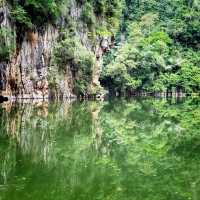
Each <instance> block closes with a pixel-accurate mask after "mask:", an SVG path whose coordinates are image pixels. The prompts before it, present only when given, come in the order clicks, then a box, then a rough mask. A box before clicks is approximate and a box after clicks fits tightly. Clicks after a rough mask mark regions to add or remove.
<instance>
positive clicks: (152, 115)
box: [0, 99, 200, 200]
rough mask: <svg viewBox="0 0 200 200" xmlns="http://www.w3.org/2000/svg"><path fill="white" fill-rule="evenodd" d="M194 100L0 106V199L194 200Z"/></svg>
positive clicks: (199, 149)
mask: <svg viewBox="0 0 200 200" xmlns="http://www.w3.org/2000/svg"><path fill="white" fill-rule="evenodd" d="M199 199H200V101H199V100H198V99H187V100H181V101H179V102H177V101H176V100H163V99H139V100H135V99H131V100H123V99H122V100H112V101H106V102H82V103H80V102H73V103H69V102H65V103H45V102H43V103H29V104H10V103H6V104H2V105H0V200H199Z"/></svg>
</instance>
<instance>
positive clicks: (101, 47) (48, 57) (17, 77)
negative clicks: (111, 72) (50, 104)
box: [0, 2, 112, 98]
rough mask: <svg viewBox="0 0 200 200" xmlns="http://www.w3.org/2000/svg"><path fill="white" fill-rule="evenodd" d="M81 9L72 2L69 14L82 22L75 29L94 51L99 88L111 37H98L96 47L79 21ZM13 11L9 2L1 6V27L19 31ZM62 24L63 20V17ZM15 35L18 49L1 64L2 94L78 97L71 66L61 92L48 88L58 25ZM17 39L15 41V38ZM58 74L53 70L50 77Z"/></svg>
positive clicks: (96, 83)
mask: <svg viewBox="0 0 200 200" xmlns="http://www.w3.org/2000/svg"><path fill="white" fill-rule="evenodd" d="M80 13H81V8H80V7H79V6H78V5H77V4H76V3H75V2H72V6H71V9H70V15H71V17H72V18H73V19H75V20H77V21H78V23H77V24H79V26H78V28H77V30H76V32H77V35H78V36H79V37H80V38H81V40H82V43H83V44H84V45H85V46H86V47H87V49H89V50H92V51H93V52H94V56H96V58H97V59H96V60H97V62H96V64H95V67H94V71H93V76H92V83H91V87H92V88H95V87H99V86H100V83H99V76H100V71H101V59H102V55H103V54H104V53H105V52H106V51H107V50H108V49H109V48H110V45H111V43H112V42H111V39H110V38H98V39H97V42H96V46H94V45H92V42H91V41H90V39H89V38H88V36H87V31H88V30H87V27H85V25H84V24H83V23H82V22H81V21H79V20H80V19H79V18H80ZM10 19H11V18H10V11H9V8H8V6H7V5H4V6H3V7H1V8H0V26H1V27H6V28H9V29H11V30H13V31H14V32H16V29H17V27H16V26H15V24H12V23H11V20H10ZM61 23H62V20H61ZM18 34H19V33H17V34H16V50H15V53H14V55H13V56H12V57H11V58H10V61H9V62H1V63H0V94H2V95H4V96H8V97H11V98H49V97H55V96H56V97H62V98H69V97H75V94H73V87H74V83H73V73H72V71H71V70H70V67H69V69H68V70H66V72H65V73H64V74H63V76H62V77H63V78H62V79H61V80H59V81H60V83H59V89H58V91H56V92H55V91H53V90H51V89H50V87H49V82H48V74H49V72H50V71H53V69H52V68H53V66H52V65H51V61H52V53H53V47H54V45H55V43H56V39H57V38H58V36H59V29H58V28H57V27H56V26H53V25H51V24H47V25H46V26H44V27H42V28H37V29H35V30H34V31H25V32H23V33H20V40H19V39H18V37H19V36H18ZM13 42H15V41H13ZM52 75H53V76H56V75H57V74H56V73H54V74H52V73H51V76H52Z"/></svg>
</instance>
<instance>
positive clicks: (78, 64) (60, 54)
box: [54, 32, 95, 94]
mask: <svg viewBox="0 0 200 200" xmlns="http://www.w3.org/2000/svg"><path fill="white" fill-rule="evenodd" d="M94 57H95V56H94V54H93V53H92V52H91V51H89V50H88V49H87V48H86V47H85V46H83V45H82V43H81V41H80V39H79V38H78V37H76V36H75V35H74V34H73V33H69V32H65V33H64V34H63V36H62V38H61V39H60V40H59V41H58V43H57V45H56V47H55V49H54V58H55V63H56V65H57V66H58V69H59V71H61V72H66V71H67V70H68V69H70V70H71V71H72V74H73V75H74V83H75V91H74V92H75V93H76V94H84V93H87V90H88V87H89V85H90V83H91V80H92V71H93V65H94Z"/></svg>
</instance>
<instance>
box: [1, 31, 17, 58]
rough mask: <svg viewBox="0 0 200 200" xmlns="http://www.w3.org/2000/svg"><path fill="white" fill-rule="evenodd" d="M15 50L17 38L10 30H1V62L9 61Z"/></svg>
mask: <svg viewBox="0 0 200 200" xmlns="http://www.w3.org/2000/svg"><path fill="white" fill-rule="evenodd" d="M14 49H15V37H14V34H13V33H12V31H11V30H10V29H8V28H1V29H0V62H3V61H6V62H7V61H9V60H10V56H11V55H12V53H13V52H14Z"/></svg>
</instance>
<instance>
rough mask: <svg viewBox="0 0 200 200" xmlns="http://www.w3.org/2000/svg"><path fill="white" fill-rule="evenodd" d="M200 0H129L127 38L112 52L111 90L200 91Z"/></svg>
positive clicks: (105, 79)
mask: <svg viewBox="0 0 200 200" xmlns="http://www.w3.org/2000/svg"><path fill="white" fill-rule="evenodd" d="M199 9H200V7H199V1H198V0H195V1H185V0H182V1H169V0H165V1H154V0H151V1H146V0H144V1H135V0H132V1H126V7H125V10H124V22H123V24H122V31H123V33H122V34H124V35H126V38H127V39H126V41H122V44H121V45H120V46H119V47H117V48H116V49H115V50H114V51H113V52H111V53H110V54H109V55H108V58H107V59H106V65H107V66H106V67H105V68H104V72H103V74H102V83H103V84H104V85H105V86H106V87H108V88H109V89H110V90H114V91H117V92H120V93H121V92H123V93H127V92H128V93H133V92H136V91H141V90H142V91H146V92H166V91H183V92H187V93H192V92H198V91H199V89H200V59H199V55H200V50H199V47H200V45H199V41H200V14H199V13H200V12H199Z"/></svg>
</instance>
